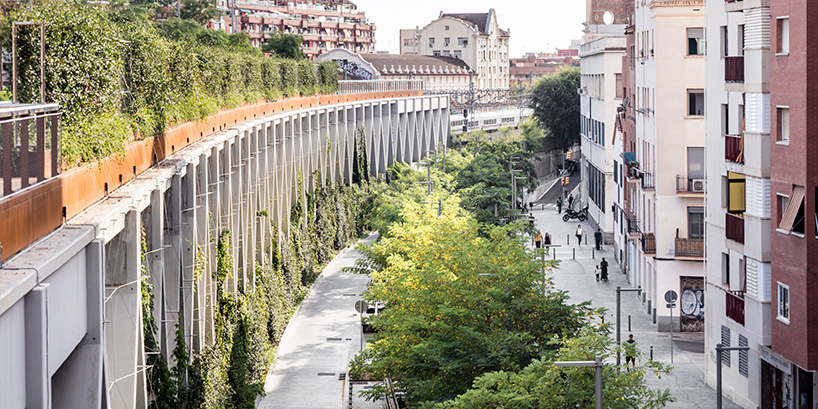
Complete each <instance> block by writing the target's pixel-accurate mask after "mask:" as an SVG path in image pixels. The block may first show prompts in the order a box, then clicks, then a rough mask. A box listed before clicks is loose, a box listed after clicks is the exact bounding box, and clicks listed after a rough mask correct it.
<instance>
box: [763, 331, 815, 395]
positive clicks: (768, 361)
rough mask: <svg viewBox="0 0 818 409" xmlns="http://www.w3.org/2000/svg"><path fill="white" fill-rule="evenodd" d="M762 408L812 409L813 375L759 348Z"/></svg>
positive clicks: (764, 348)
mask: <svg viewBox="0 0 818 409" xmlns="http://www.w3.org/2000/svg"><path fill="white" fill-rule="evenodd" d="M759 355H760V356H761V408H762V409H813V406H812V405H813V403H812V402H813V394H814V392H813V388H814V386H813V374H814V372H808V371H805V370H803V369H801V368H800V367H799V366H798V365H793V364H792V363H791V362H790V361H789V360H787V359H786V358H784V357H782V356H781V355H778V354H776V353H775V352H773V351H771V350H770V349H769V348H766V347H763V346H762V347H761V349H760V350H759Z"/></svg>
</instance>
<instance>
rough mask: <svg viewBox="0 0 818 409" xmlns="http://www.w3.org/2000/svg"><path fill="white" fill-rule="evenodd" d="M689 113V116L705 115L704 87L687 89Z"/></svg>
mask: <svg viewBox="0 0 818 409" xmlns="http://www.w3.org/2000/svg"><path fill="white" fill-rule="evenodd" d="M687 115H689V116H703V115H704V90H703V89H689V90H687Z"/></svg>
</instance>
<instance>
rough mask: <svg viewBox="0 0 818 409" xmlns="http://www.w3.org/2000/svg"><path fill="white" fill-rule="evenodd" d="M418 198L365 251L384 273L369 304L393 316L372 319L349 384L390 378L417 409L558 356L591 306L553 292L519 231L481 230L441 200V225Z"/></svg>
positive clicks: (450, 200)
mask: <svg viewBox="0 0 818 409" xmlns="http://www.w3.org/2000/svg"><path fill="white" fill-rule="evenodd" d="M415 189H417V190H422V189H423V188H422V187H419V186H416V185H415V186H413V187H412V188H410V189H409V190H410V192H409V194H408V195H407V196H404V197H403V200H402V201H401V203H402V204H403V207H402V208H401V215H400V218H399V219H400V220H401V221H400V222H397V223H394V224H392V225H391V226H390V227H388V230H389V231H388V234H387V237H385V238H383V239H382V240H381V241H380V242H379V243H378V244H375V245H373V246H371V247H368V248H365V249H363V251H364V253H365V254H366V255H367V256H368V258H369V262H370V263H371V264H370V265H375V266H380V268H379V269H378V271H375V272H372V274H371V278H372V285H371V287H370V288H369V290H368V291H367V294H366V297H367V298H368V299H369V300H370V301H376V300H377V301H380V302H384V303H386V305H387V308H386V309H385V311H384V312H383V313H382V314H379V315H377V316H375V317H374V318H373V319H372V320H371V324H372V326H373V327H374V328H376V329H378V330H379V332H378V333H376V334H375V336H374V342H372V343H370V345H369V347H368V348H367V349H366V350H365V351H363V352H362V353H360V354H359V355H358V356H357V357H356V358H355V360H354V361H353V362H352V364H351V370H350V371H351V374H352V376H361V375H362V374H365V373H367V374H371V376H372V378H373V379H384V378H390V379H392V380H393V385H395V386H396V387H397V388H400V389H402V390H405V391H407V393H408V398H409V399H410V400H411V401H412V402H440V401H445V400H448V399H453V398H455V397H456V396H458V395H460V394H462V393H464V392H466V391H467V390H468V389H469V387H470V386H471V384H472V381H473V380H474V379H475V378H476V377H478V376H480V375H481V374H483V373H485V372H491V371H500V370H505V371H518V370H520V369H522V368H524V367H525V366H527V365H528V364H529V363H531V362H532V361H533V360H534V359H537V358H539V357H540V355H541V354H542V353H543V351H544V350H546V349H555V348H557V347H558V344H557V343H551V344H549V343H548V340H549V339H551V338H552V337H553V336H554V335H557V336H558V337H559V338H560V339H562V337H570V336H572V335H574V334H576V333H577V331H578V330H579V328H580V327H581V326H582V325H583V324H584V321H585V318H584V317H585V316H586V314H587V312H588V309H587V307H586V306H585V305H584V304H583V305H580V306H574V305H568V304H567V302H566V301H567V295H566V294H565V293H564V292H560V291H555V290H554V289H553V288H551V285H550V281H549V280H548V279H546V278H544V274H543V270H542V268H543V265H542V264H540V263H538V262H532V258H534V257H535V254H534V253H533V251H532V250H528V249H526V246H525V241H526V237H525V236H523V235H521V234H519V229H520V226H519V225H512V226H503V227H485V226H481V225H480V224H479V223H477V222H476V221H475V220H474V218H473V217H472V216H471V215H470V214H468V213H467V212H466V211H464V210H463V209H462V208H460V207H459V206H458V205H457V204H458V203H457V202H458V199H457V197H456V196H454V195H452V196H445V195H443V196H436V195H435V194H433V195H432V196H430V197H426V200H427V201H428V202H432V203H436V202H437V200H436V199H437V198H438V197H440V198H441V200H443V201H444V204H443V212H442V214H441V215H440V216H437V209H436V206H434V207H432V206H429V205H428V204H422V203H419V202H417V201H415V200H412V196H414V195H415V194H416V193H415V192H413V191H414V190H415ZM484 228H486V229H488V234H487V235H483V234H482V233H481V230H482V229H484ZM551 266H552V265H550V264H549V266H548V267H549V268H550V267H551ZM382 392H383V390H382V389H380V388H374V389H373V391H372V393H371V394H370V396H372V397H375V396H377V395H378V394H379V393H382Z"/></svg>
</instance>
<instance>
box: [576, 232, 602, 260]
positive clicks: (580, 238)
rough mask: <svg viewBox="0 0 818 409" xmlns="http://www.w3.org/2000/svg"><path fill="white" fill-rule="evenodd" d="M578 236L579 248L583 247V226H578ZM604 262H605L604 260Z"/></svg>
mask: <svg viewBox="0 0 818 409" xmlns="http://www.w3.org/2000/svg"><path fill="white" fill-rule="evenodd" d="M576 235H577V245H578V246H581V245H582V225H581V224H578V225H577V233H576ZM603 260H604V259H603Z"/></svg>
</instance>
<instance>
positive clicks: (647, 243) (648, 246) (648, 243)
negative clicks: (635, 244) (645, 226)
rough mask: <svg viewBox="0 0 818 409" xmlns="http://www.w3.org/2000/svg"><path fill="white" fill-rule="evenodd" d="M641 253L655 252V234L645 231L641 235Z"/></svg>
mask: <svg viewBox="0 0 818 409" xmlns="http://www.w3.org/2000/svg"><path fill="white" fill-rule="evenodd" d="M641 240H642V253H644V254H646V255H648V254H656V236H654V235H653V233H645V234H644V235H642V239H641Z"/></svg>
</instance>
